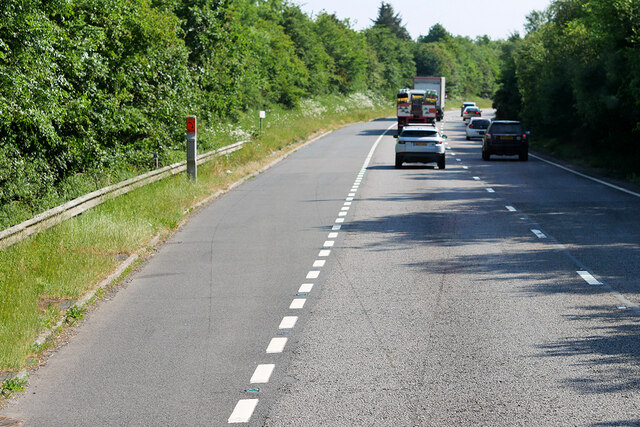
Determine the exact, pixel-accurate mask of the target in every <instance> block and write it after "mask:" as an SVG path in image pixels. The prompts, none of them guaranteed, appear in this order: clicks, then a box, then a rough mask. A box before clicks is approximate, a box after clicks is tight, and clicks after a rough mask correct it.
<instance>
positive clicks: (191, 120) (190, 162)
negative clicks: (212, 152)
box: [187, 116, 198, 181]
mask: <svg viewBox="0 0 640 427" xmlns="http://www.w3.org/2000/svg"><path fill="white" fill-rule="evenodd" d="M197 137H198V133H197V127H196V116H188V117H187V175H188V176H189V178H191V179H192V180H194V181H196V180H197V179H198V165H197V163H196V157H197V156H198V153H197V146H196V144H197V142H196V141H197Z"/></svg>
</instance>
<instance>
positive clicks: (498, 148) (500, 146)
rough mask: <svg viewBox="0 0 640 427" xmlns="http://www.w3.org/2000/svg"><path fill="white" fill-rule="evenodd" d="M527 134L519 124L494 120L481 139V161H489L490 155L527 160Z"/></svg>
mask: <svg viewBox="0 0 640 427" xmlns="http://www.w3.org/2000/svg"><path fill="white" fill-rule="evenodd" d="M528 136H529V132H525V131H524V128H523V127H522V124H521V123H520V122H516V121H512V120H494V121H492V122H491V124H490V125H489V128H488V129H487V133H486V134H485V135H484V137H483V138H482V160H489V158H490V157H491V155H492V154H497V155H501V156H514V155H516V154H517V155H518V157H519V159H520V160H522V161H527V160H528V159H529V141H528Z"/></svg>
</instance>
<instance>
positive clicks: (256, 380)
mask: <svg viewBox="0 0 640 427" xmlns="http://www.w3.org/2000/svg"><path fill="white" fill-rule="evenodd" d="M275 367H276V365H273V364H266V365H258V367H257V368H256V370H255V371H254V372H253V375H252V376H251V380H250V381H249V382H250V383H251V384H266V383H268V382H269V378H271V374H272V373H273V368H275Z"/></svg>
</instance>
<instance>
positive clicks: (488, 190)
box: [486, 187, 496, 193]
mask: <svg viewBox="0 0 640 427" xmlns="http://www.w3.org/2000/svg"><path fill="white" fill-rule="evenodd" d="M486 190H487V193H495V192H496V190H494V189H493V188H491V187H488V188H487V189H486Z"/></svg>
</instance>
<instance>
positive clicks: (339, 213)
mask: <svg viewBox="0 0 640 427" xmlns="http://www.w3.org/2000/svg"><path fill="white" fill-rule="evenodd" d="M338 216H347V213H346V212H338Z"/></svg>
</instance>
